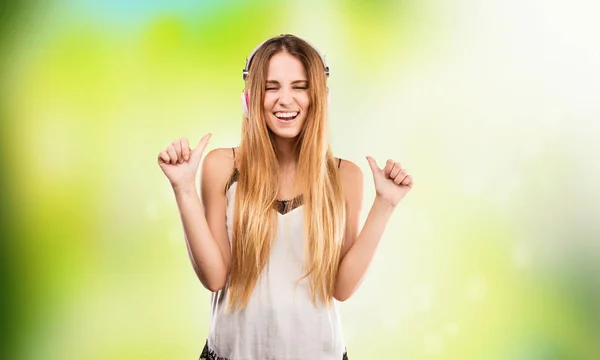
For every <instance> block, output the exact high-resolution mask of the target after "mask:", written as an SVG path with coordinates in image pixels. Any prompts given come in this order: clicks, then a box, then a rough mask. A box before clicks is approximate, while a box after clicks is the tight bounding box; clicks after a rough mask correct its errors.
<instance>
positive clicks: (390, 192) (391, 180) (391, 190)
mask: <svg viewBox="0 0 600 360" xmlns="http://www.w3.org/2000/svg"><path fill="white" fill-rule="evenodd" d="M367 161H368V162H369V166H370V167H371V171H372V172H373V181H374V182H375V192H376V193H377V196H378V197H379V198H381V199H382V200H384V201H385V202H386V203H388V204H390V205H391V206H392V207H395V206H396V205H397V204H398V203H399V202H400V200H402V198H403V197H404V196H405V195H406V194H407V193H408V192H409V191H410V189H412V187H413V179H412V176H410V175H408V173H407V172H406V170H405V169H403V168H402V165H400V163H398V162H395V161H394V160H388V161H387V162H386V164H385V168H383V169H380V168H379V166H377V162H376V161H375V159H373V158H372V157H370V156H367Z"/></svg>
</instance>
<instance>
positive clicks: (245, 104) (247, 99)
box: [241, 34, 329, 117]
mask: <svg viewBox="0 0 600 360" xmlns="http://www.w3.org/2000/svg"><path fill="white" fill-rule="evenodd" d="M281 36H285V35H284V34H282V35H280V36H278V37H281ZM271 39H273V38H271ZM271 39H267V40H265V41H263V42H262V43H260V44H259V45H258V46H257V47H255V48H254V50H252V52H251V53H250V55H248V57H247V58H246V66H245V67H244V70H243V71H242V77H243V79H244V81H246V79H247V78H248V70H249V68H250V62H251V61H252V58H253V57H254V54H256V52H257V51H258V49H260V47H261V46H263V44H264V43H266V42H267V41H269V40H271ZM304 41H305V42H306V43H307V44H309V45H310V46H311V47H312V48H313V49H314V50H315V51H316V52H317V54H319V57H320V58H321V61H322V62H323V69H324V70H325V76H326V77H329V66H327V62H325V55H323V54H322V53H321V52H320V51H319V49H317V48H316V47H315V46H314V45H312V44H311V43H309V42H308V41H306V40H304ZM241 100H242V111H243V112H244V115H245V116H246V117H248V107H249V106H248V104H249V103H250V97H249V96H248V91H246V90H244V91H243V92H242V99H241ZM327 101H328V102H329V88H327Z"/></svg>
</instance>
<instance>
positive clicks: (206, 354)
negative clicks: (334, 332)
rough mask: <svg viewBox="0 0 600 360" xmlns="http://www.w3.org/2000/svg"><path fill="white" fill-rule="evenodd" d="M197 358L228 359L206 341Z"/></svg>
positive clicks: (209, 359)
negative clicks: (211, 347) (218, 353)
mask: <svg viewBox="0 0 600 360" xmlns="http://www.w3.org/2000/svg"><path fill="white" fill-rule="evenodd" d="M198 360H230V359H229V358H226V357H222V356H219V355H217V353H216V352H215V351H214V350H212V349H210V348H209V347H208V341H206V344H204V349H202V353H201V354H200V358H199V359H198ZM342 360H348V353H347V352H346V351H344V354H343V355H342Z"/></svg>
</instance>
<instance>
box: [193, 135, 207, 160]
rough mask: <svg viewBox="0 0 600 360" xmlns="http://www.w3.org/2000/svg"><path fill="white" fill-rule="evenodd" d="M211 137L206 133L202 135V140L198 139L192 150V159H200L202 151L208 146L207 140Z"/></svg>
mask: <svg viewBox="0 0 600 360" xmlns="http://www.w3.org/2000/svg"><path fill="white" fill-rule="evenodd" d="M211 136H212V134H211V133H208V134H206V135H204V136H203V137H202V139H200V141H199V142H198V145H197V146H196V148H195V149H194V150H192V156H193V157H195V158H200V157H202V153H203V152H204V149H205V148H206V145H207V144H208V140H210V137H211Z"/></svg>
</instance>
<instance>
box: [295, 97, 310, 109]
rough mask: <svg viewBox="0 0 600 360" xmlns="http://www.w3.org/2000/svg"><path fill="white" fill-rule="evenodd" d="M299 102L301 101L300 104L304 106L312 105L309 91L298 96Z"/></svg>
mask: <svg viewBox="0 0 600 360" xmlns="http://www.w3.org/2000/svg"><path fill="white" fill-rule="evenodd" d="M297 99H298V103H300V105H301V106H302V107H303V108H305V109H306V108H308V105H310V96H309V94H308V93H303V94H301V95H300V96H298V98H297Z"/></svg>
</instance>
